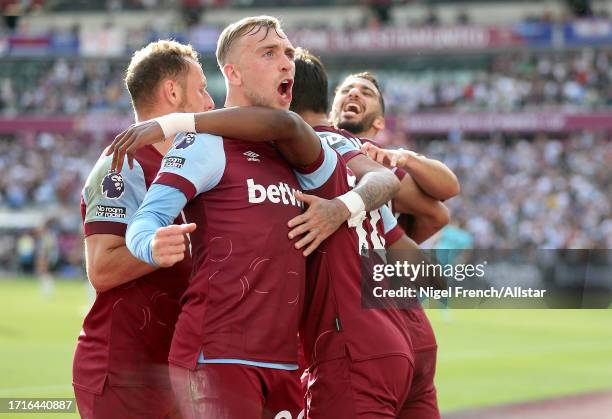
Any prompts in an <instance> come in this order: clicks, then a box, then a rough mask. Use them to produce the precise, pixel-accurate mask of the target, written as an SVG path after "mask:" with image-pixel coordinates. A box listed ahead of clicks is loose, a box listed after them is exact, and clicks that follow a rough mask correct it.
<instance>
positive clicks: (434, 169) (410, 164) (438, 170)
mask: <svg viewBox="0 0 612 419" xmlns="http://www.w3.org/2000/svg"><path fill="white" fill-rule="evenodd" d="M403 156H404V157H405V159H404V160H403V163H404V164H403V165H402V168H403V169H404V170H406V171H407V172H408V173H409V174H410V176H412V178H413V179H414V181H415V182H416V183H417V185H419V187H420V188H421V189H422V190H423V191H424V192H425V193H426V194H427V195H429V196H431V197H432V198H434V199H437V200H439V201H445V200H447V199H450V198H452V197H453V196H456V195H457V194H458V193H459V190H460V186H459V181H458V180H457V176H455V174H454V173H453V172H452V171H451V170H450V169H449V168H448V167H447V166H446V165H445V164H443V163H442V162H440V161H438V160H433V159H428V158H427V157H425V156H421V155H418V154H415V153H412V152H407V151H405V152H404V153H403Z"/></svg>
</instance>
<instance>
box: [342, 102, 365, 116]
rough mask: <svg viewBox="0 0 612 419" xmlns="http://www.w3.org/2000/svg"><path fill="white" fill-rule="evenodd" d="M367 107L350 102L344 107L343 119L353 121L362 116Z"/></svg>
mask: <svg viewBox="0 0 612 419" xmlns="http://www.w3.org/2000/svg"><path fill="white" fill-rule="evenodd" d="M364 110H365V107H364V106H363V105H361V104H360V103H359V102H356V101H350V102H347V103H346V104H345V105H344V106H343V107H342V119H345V118H346V119H353V118H356V117H357V116H359V115H360V114H362V113H363V112H364Z"/></svg>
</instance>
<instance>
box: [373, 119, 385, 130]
mask: <svg viewBox="0 0 612 419" xmlns="http://www.w3.org/2000/svg"><path fill="white" fill-rule="evenodd" d="M372 126H373V127H374V128H375V129H376V130H377V131H382V130H384V129H385V126H386V125H385V117H384V116H377V117H376V119H374V122H373V123H372Z"/></svg>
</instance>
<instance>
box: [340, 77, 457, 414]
mask: <svg viewBox="0 0 612 419" xmlns="http://www.w3.org/2000/svg"><path fill="white" fill-rule="evenodd" d="M331 115H332V121H333V122H334V124H336V125H337V126H339V127H343V128H344V129H347V130H349V131H351V132H353V133H355V134H356V135H358V136H360V137H367V138H373V137H374V136H375V135H376V134H377V133H378V132H379V131H380V130H382V129H384V124H385V121H384V98H383V96H382V93H381V91H380V89H379V84H378V81H377V80H376V78H375V77H374V76H373V75H372V74H371V73H368V72H365V73H359V74H355V75H352V76H348V77H347V78H346V79H345V80H344V81H343V82H342V84H341V85H340V86H339V87H338V88H337V90H336V94H335V97H334V102H333V109H332V113H331ZM363 150H364V151H366V152H367V153H368V155H370V156H371V157H372V158H374V159H375V160H377V161H379V162H380V163H388V164H389V163H391V162H393V163H395V164H394V166H395V167H398V170H396V175H397V176H398V178H400V180H401V182H402V187H401V189H400V193H399V194H398V195H396V197H395V198H394V200H393V207H394V210H395V211H397V212H399V213H400V214H401V215H399V220H398V221H399V223H400V225H402V227H405V228H406V233H407V234H408V236H409V237H410V238H408V237H406V236H402V237H400V239H399V240H397V241H396V242H395V243H393V244H392V245H391V246H389V247H388V249H390V250H394V252H392V254H393V255H395V256H399V255H401V254H402V253H403V252H402V251H406V252H405V254H408V255H410V254H411V252H413V251H414V243H413V242H412V240H410V239H413V240H414V241H415V242H417V243H421V242H422V241H423V240H426V239H427V238H429V237H431V236H432V235H433V234H435V233H436V232H437V231H438V230H439V229H440V228H442V227H443V226H444V225H446V224H447V223H448V212H447V210H446V208H445V207H444V205H443V204H442V203H441V202H440V201H441V200H445V199H449V198H451V197H452V196H454V195H456V194H457V193H458V192H459V184H458V182H457V178H456V176H455V175H454V174H453V173H452V172H451V171H450V170H449V169H448V168H447V167H446V166H445V165H443V164H442V163H440V162H438V161H435V160H431V159H427V158H425V157H423V156H420V155H416V154H415V153H412V152H410V151H396V150H382V149H380V148H378V147H377V146H375V145H373V144H371V143H370V144H368V143H366V144H364V147H363ZM401 169H404V170H401ZM411 197H412V198H415V197H418V199H411ZM403 312H404V314H405V315H406V320H407V324H408V327H409V329H410V331H411V337H412V342H413V347H414V354H415V371H414V378H413V382H412V386H411V389H410V393H409V394H408V396H407V399H406V402H405V403H404V405H403V406H402V408H401V411H400V413H399V414H398V417H400V418H407V419H408V418H417V419H421V418H422V419H436V418H439V417H440V413H439V410H438V405H437V396H436V388H435V385H434V375H435V365H436V357H437V342H436V339H435V335H434V332H433V329H432V327H431V324H430V323H429V320H428V319H427V316H426V314H425V312H424V310H423V309H422V308H421V307H416V308H414V309H406V310H403Z"/></svg>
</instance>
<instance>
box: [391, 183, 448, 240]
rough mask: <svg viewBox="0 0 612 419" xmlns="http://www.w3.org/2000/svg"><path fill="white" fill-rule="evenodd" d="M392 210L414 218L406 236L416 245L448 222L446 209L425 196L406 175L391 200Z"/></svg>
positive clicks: (441, 204)
mask: <svg viewBox="0 0 612 419" xmlns="http://www.w3.org/2000/svg"><path fill="white" fill-rule="evenodd" d="M393 210H394V211H395V212H399V213H402V214H409V215H412V216H413V217H414V223H413V224H412V225H411V228H410V231H406V234H408V235H409V236H410V238H412V239H413V240H414V241H415V242H417V243H422V242H423V241H425V240H427V239H428V238H429V237H431V236H433V235H434V234H435V233H436V232H437V231H438V230H440V229H441V228H442V227H444V226H445V225H446V224H448V222H449V221H450V213H449V211H448V208H447V207H446V206H445V205H444V204H443V203H441V202H440V201H438V200H436V199H434V198H432V197H430V196H429V195H427V194H425V192H423V191H422V190H421V188H419V187H418V186H417V184H416V182H415V181H414V179H413V178H412V176H410V175H408V174H407V175H406V176H404V178H403V179H402V181H401V186H400V191H399V192H398V193H397V195H395V198H394V199H393Z"/></svg>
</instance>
